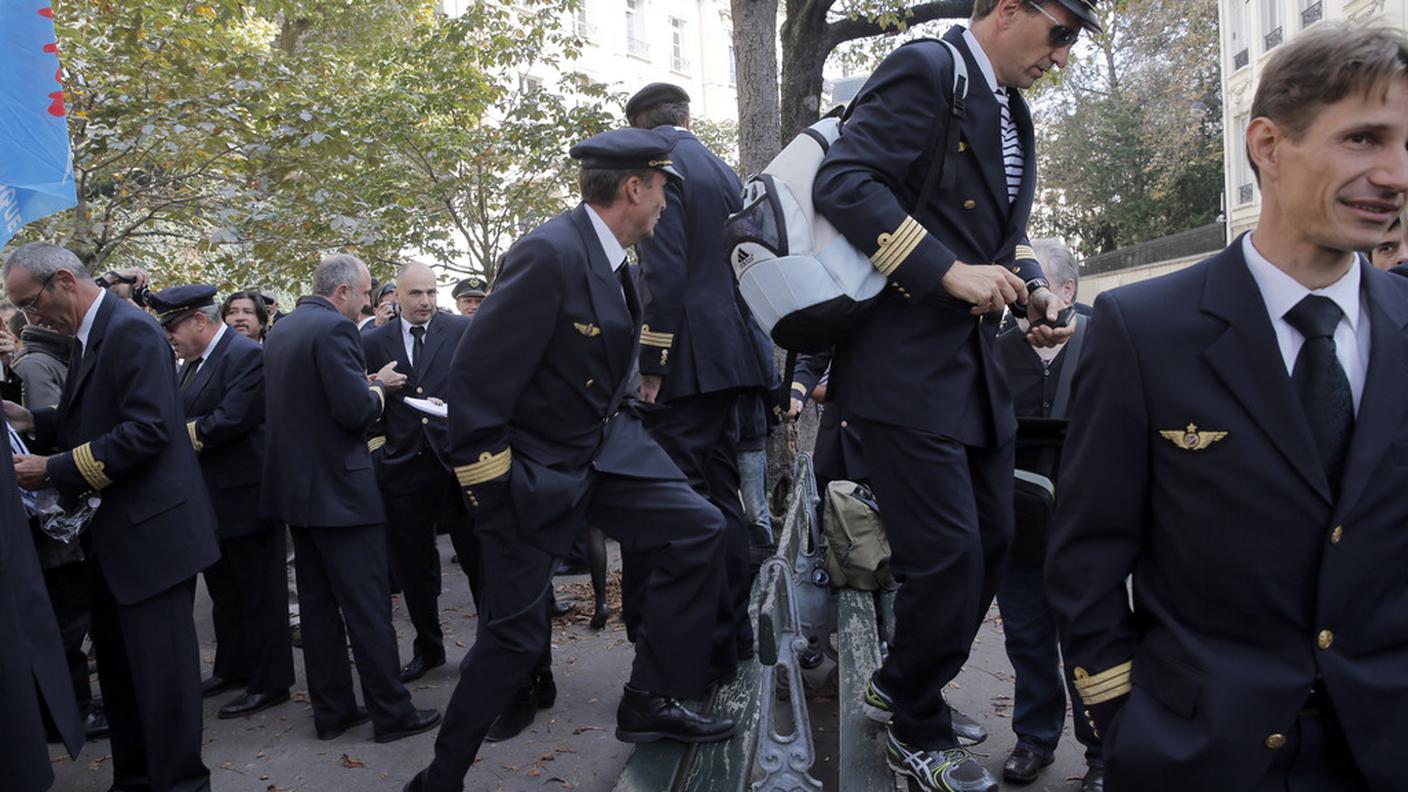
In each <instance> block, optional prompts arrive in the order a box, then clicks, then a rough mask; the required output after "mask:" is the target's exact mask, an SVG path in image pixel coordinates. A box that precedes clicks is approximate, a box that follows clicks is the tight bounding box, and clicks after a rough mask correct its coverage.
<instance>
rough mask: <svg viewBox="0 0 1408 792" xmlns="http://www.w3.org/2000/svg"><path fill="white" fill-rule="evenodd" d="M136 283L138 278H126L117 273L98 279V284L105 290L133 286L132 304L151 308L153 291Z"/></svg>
mask: <svg viewBox="0 0 1408 792" xmlns="http://www.w3.org/2000/svg"><path fill="white" fill-rule="evenodd" d="M136 282H137V280H136V278H130V277H125V276H123V275H119V274H118V273H116V272H109V273H107V274H106V275H103V276H102V277H101V278H98V284H99V285H100V286H102V287H103V288H104V289H111V288H113V287H114V286H129V285H130V286H132V302H134V303H136V304H138V305H140V306H141V307H143V308H147V307H150V305H151V300H152V290H151V289H149V288H147V287H146V286H136V285H135V284H136Z"/></svg>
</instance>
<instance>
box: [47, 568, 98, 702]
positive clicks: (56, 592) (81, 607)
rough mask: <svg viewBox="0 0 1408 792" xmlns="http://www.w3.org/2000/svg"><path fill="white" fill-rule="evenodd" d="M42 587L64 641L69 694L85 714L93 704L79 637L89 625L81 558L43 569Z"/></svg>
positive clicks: (85, 575) (84, 657)
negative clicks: (71, 692)
mask: <svg viewBox="0 0 1408 792" xmlns="http://www.w3.org/2000/svg"><path fill="white" fill-rule="evenodd" d="M44 588H46V589H48V591H49V601H50V602H51V603H53V605H54V619H55V620H56V621H58V623H59V638H60V640H62V641H63V644H64V660H65V661H66V662H67V663H68V676H69V679H70V680H72V682H73V697H74V699H76V700H77V701H78V714H80V715H87V714H88V713H89V712H90V711H92V708H93V685H92V684H91V683H90V682H89V680H88V655H86V654H84V653H83V637H84V636H85V635H87V634H88V631H89V630H90V629H91V628H92V624H93V619H92V617H91V615H90V614H89V613H88V573H87V572H86V571H85V570H84V568H83V562H82V561H76V562H74V563H71V564H63V565H61V566H57V567H54V568H53V569H46V570H44Z"/></svg>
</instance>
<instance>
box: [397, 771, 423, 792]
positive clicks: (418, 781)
mask: <svg viewBox="0 0 1408 792" xmlns="http://www.w3.org/2000/svg"><path fill="white" fill-rule="evenodd" d="M401 792H425V771H424V770H422V771H420V772H419V773H416V774H415V775H413V776H411V780H410V781H407V782H406V785H405V786H403V787H401Z"/></svg>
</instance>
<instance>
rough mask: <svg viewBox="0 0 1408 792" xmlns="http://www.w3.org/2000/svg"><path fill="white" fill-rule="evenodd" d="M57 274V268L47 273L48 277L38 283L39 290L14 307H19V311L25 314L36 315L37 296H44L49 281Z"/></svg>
mask: <svg viewBox="0 0 1408 792" xmlns="http://www.w3.org/2000/svg"><path fill="white" fill-rule="evenodd" d="M58 274H59V271H58V270H54V271H53V272H51V273H49V277H47V278H45V279H44V282H43V283H41V284H39V291H37V292H35V293H34V296H33V297H31V298H29V299H28V300H25V302H24V305H16V306H15V307H16V308H18V309H20V312H21V313H23V314H24V315H25V316H35V315H37V314H38V313H39V298H40V297H43V296H44V292H45V291H47V290H48V288H49V282H50V281H52V280H53V279H54V276H55V275H58Z"/></svg>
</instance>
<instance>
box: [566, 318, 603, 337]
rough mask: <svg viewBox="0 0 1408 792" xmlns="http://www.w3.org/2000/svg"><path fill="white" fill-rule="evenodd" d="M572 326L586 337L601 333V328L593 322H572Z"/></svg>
mask: <svg viewBox="0 0 1408 792" xmlns="http://www.w3.org/2000/svg"><path fill="white" fill-rule="evenodd" d="M572 326H573V327H575V328H577V332H579V333H581V334H582V335H584V336H586V337H587V338H596V337H597V336H599V335H601V328H600V327H597V326H596V325H594V324H582V323H581V322H573V323H572Z"/></svg>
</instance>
